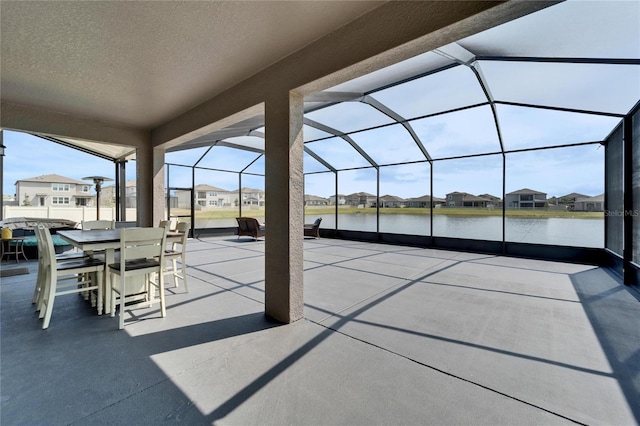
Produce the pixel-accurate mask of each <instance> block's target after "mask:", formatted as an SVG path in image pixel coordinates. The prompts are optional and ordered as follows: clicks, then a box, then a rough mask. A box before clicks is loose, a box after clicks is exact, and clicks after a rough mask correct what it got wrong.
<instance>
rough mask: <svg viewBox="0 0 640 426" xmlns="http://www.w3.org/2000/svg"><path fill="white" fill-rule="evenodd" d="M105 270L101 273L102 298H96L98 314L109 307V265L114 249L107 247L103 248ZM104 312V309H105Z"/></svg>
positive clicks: (112, 258) (113, 256) (112, 259)
mask: <svg viewBox="0 0 640 426" xmlns="http://www.w3.org/2000/svg"><path fill="white" fill-rule="evenodd" d="M104 259H105V262H106V266H105V271H104V273H103V274H102V279H101V281H102V284H101V285H102V294H103V295H104V297H103V298H102V299H103V300H98V315H102V312H103V311H104V310H105V309H111V280H110V279H109V265H110V264H112V263H113V261H114V259H115V249H112V248H109V249H106V250H105V257H104ZM105 313H106V311H105Z"/></svg>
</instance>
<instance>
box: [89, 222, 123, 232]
mask: <svg viewBox="0 0 640 426" xmlns="http://www.w3.org/2000/svg"><path fill="white" fill-rule="evenodd" d="M81 226H82V230H83V231H88V230H91V229H116V222H115V220H83V221H82V225H81Z"/></svg>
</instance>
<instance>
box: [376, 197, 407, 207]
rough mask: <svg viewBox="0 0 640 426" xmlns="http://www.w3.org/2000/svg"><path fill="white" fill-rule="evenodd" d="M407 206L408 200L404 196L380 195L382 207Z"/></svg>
mask: <svg viewBox="0 0 640 426" xmlns="http://www.w3.org/2000/svg"><path fill="white" fill-rule="evenodd" d="M405 206H406V200H405V199H404V198H400V197H396V196H395V195H383V196H382V197H380V207H383V208H393V207H405Z"/></svg>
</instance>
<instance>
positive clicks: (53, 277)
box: [38, 226, 105, 330]
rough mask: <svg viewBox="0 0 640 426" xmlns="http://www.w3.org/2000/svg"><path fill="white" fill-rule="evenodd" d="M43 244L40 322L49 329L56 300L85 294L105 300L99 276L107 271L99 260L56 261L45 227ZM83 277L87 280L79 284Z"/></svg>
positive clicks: (43, 327)
mask: <svg viewBox="0 0 640 426" xmlns="http://www.w3.org/2000/svg"><path fill="white" fill-rule="evenodd" d="M38 228H39V232H40V235H41V237H42V239H43V241H44V244H43V248H44V251H45V257H44V263H43V267H44V271H45V276H44V278H43V280H44V289H43V292H42V297H41V302H40V303H41V307H40V318H44V321H43V323H42V329H43V330H44V329H47V328H48V327H49V322H50V321H51V314H52V312H53V304H54V302H55V299H56V297H58V296H62V295H65V294H72V293H82V292H86V291H92V290H96V291H97V293H98V298H101V297H102V285H100V283H99V282H98V280H97V273H98V272H101V271H104V268H105V264H104V262H103V261H101V260H99V259H93V258H90V257H87V258H83V259H78V260H71V261H68V262H60V263H58V261H57V260H56V256H55V249H54V246H53V240H52V239H51V233H50V232H49V230H48V229H47V228H45V227H44V226H39V227H38ZM80 277H83V278H84V279H82V280H80Z"/></svg>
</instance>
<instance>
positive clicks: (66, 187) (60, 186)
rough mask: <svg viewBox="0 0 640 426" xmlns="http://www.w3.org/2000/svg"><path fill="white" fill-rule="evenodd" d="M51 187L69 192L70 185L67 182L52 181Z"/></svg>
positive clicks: (54, 189)
mask: <svg viewBox="0 0 640 426" xmlns="http://www.w3.org/2000/svg"><path fill="white" fill-rule="evenodd" d="M51 189H52V190H53V191H64V192H69V191H70V190H71V185H69V184H68V183H52V184H51Z"/></svg>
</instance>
